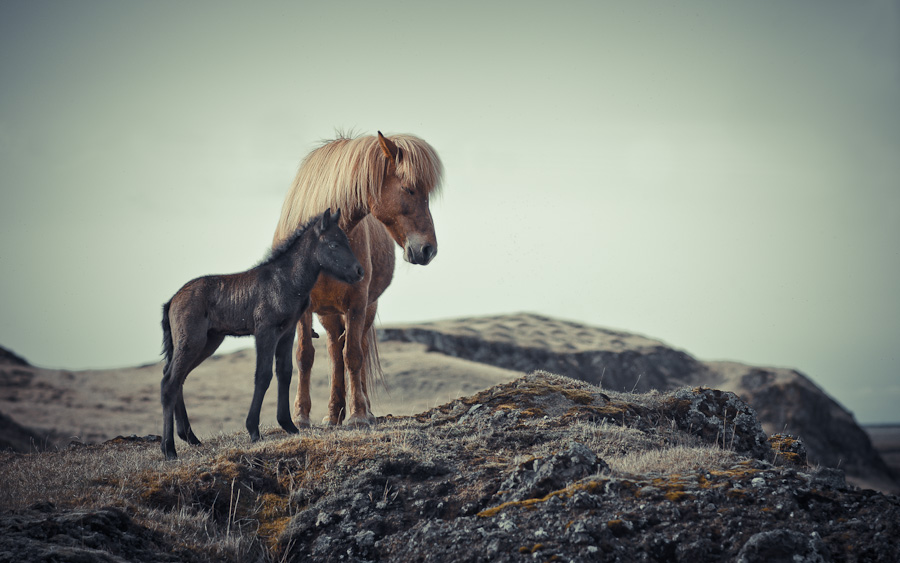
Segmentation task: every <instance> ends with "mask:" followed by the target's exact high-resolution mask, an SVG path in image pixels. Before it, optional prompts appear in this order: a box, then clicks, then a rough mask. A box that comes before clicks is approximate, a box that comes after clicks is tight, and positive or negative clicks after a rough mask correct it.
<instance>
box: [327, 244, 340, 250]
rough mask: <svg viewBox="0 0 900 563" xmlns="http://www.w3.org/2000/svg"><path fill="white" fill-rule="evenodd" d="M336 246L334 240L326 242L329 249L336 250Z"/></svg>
mask: <svg viewBox="0 0 900 563" xmlns="http://www.w3.org/2000/svg"><path fill="white" fill-rule="evenodd" d="M337 247H338V243H336V242H329V243H328V248H330V249H331V250H337Z"/></svg>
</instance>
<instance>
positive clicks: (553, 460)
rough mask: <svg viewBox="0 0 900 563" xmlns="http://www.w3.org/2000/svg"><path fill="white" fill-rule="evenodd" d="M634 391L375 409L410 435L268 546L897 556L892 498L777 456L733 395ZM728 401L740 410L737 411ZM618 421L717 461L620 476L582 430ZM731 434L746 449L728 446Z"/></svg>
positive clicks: (400, 557) (651, 440)
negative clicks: (707, 451) (690, 444)
mask: <svg viewBox="0 0 900 563" xmlns="http://www.w3.org/2000/svg"><path fill="white" fill-rule="evenodd" d="M632 398H633V399H634V401H633V402H627V401H626V400H625V397H623V396H621V395H614V394H612V393H610V394H607V393H604V392H602V391H600V390H599V389H596V388H591V387H589V386H586V385H585V384H583V383H579V382H576V381H573V380H567V379H566V378H561V377H558V376H552V375H549V374H546V373H537V374H534V375H531V376H527V377H525V378H522V379H520V380H516V381H514V382H512V383H510V384H506V385H500V386H498V387H495V388H493V389H489V390H487V391H485V392H482V393H479V394H478V395H475V396H473V397H469V398H466V399H462V400H459V401H454V402H452V403H449V404H447V405H444V406H442V407H439V408H437V409H434V410H432V411H429V412H426V413H423V414H421V415H419V416H417V417H415V422H414V423H413V422H411V421H401V420H396V421H395V420H390V419H389V420H384V421H382V422H381V424H380V426H381V428H382V429H383V430H384V429H389V428H391V427H392V425H394V424H403V425H404V426H405V427H406V428H407V429H408V431H409V432H410V434H411V435H412V436H414V438H410V437H407V439H408V440H411V441H414V444H412V445H413V446H417V447H410V448H409V449H408V450H406V451H404V453H402V454H401V455H399V456H396V455H394V456H392V455H391V454H386V455H379V456H378V458H377V459H373V460H372V461H371V462H364V463H363V464H362V467H361V468H360V470H359V471H357V472H356V477H353V476H348V478H343V479H341V480H340V481H339V482H335V483H333V484H332V486H331V487H330V488H328V489H327V490H320V491H318V493H316V494H304V495H303V496H302V498H301V500H300V504H299V505H298V507H297V513H296V515H295V516H294V517H293V518H292V519H291V521H290V523H289V524H288V525H287V526H286V527H285V529H284V531H283V532H282V533H281V534H280V536H279V538H278V542H277V547H276V552H277V554H278V555H279V556H284V557H285V558H287V559H289V560H297V561H300V560H316V561H526V560H534V559H539V560H542V561H547V560H555V561H594V560H596V561H690V562H692V563H701V562H705V561H710V562H712V561H736V560H740V561H748V562H751V561H752V562H762V561H839V560H848V559H849V560H865V561H892V560H893V559H892V558H893V557H894V555H895V553H896V552H895V550H896V549H897V548H898V547H900V520H898V518H900V499H898V498H897V497H890V496H884V495H881V494H879V493H875V492H874V491H860V490H856V489H853V488H851V487H848V485H847V484H846V482H845V481H844V479H843V473H842V472H840V471H836V470H830V469H825V470H821V471H819V472H816V471H810V470H809V469H808V468H807V467H805V466H803V467H801V466H795V465H793V464H789V465H787V466H779V465H775V464H773V463H772V462H771V460H773V459H775V457H774V455H773V452H772V450H771V449H769V447H768V444H767V443H762V444H761V443H760V442H759V440H760V435H761V433H762V432H761V429H760V426H759V423H758V421H757V420H756V419H755V417H754V416H753V411H752V409H750V408H749V407H748V406H747V405H741V401H740V399H738V398H737V397H736V396H735V395H733V394H731V393H722V392H719V391H713V390H709V389H702V388H695V389H681V390H679V391H678V392H674V393H666V394H650V395H645V396H632ZM726 405H728V409H729V411H730V409H731V408H736V411H737V412H738V413H739V414H737V415H736V416H735V419H736V420H735V421H734V422H733V423H732V421H731V419H730V418H727V417H726V415H725V413H726V408H725V406H726ZM664 421H669V422H664ZM723 426H731V427H732V428H733V431H734V435H733V436H728V437H727V439H726V440H724V445H722V444H723V440H722V435H719V436H714V435H711V434H710V433H709V432H707V430H706V429H708V428H713V427H719V428H721V427H723ZM388 431H390V430H388ZM618 431H622V432H629V433H632V434H631V437H632V439H631V440H630V441H629V446H628V447H630V448H633V449H634V450H635V451H637V450H642V449H644V448H646V452H647V453H650V452H653V451H657V450H656V448H659V447H663V446H662V444H663V443H664V442H667V441H668V442H670V443H671V442H677V441H679V440H680V439H683V438H684V437H685V436H690V437H692V438H693V439H696V440H698V442H697V444H701V443H706V444H707V446H711V447H713V448H716V450H715V451H718V452H719V453H718V454H717V455H716V456H715V457H714V458H713V459H716V460H717V461H712V462H710V461H702V460H700V459H699V458H697V459H691V461H688V463H687V464H686V465H685V466H682V467H677V462H676V461H675V459H674V458H669V457H667V460H668V461H669V462H670V463H671V466H670V470H669V471H664V472H659V473H654V472H649V473H645V472H641V473H636V474H633V475H632V474H628V473H627V472H625V471H623V470H622V468H623V467H631V466H630V465H627V464H625V465H623V462H622V459H623V457H627V456H628V455H629V454H627V453H622V452H617V451H615V448H614V447H612V446H611V443H610V442H603V444H605V445H601V444H600V443H598V442H596V441H594V439H593V438H592V436H596V435H595V434H593V432H598V433H600V434H604V435H606V438H605V440H609V439H610V435H612V434H615V432H618ZM679 437H681V438H679ZM614 441H615V440H613V442H614ZM717 444H718V445H717ZM729 444H736V445H737V444H740V445H739V446H737V449H740V450H741V451H743V452H744V453H745V454H747V457H743V456H737V457H732V456H733V455H734V453H732V454H729V453H728V452H734V450H731V449H730V448H729ZM598 450H599V451H601V452H604V453H601V455H598ZM513 453H515V458H514V460H513V462H512V463H509V462H506V461H505V460H508V459H510V456H511V455H512V454H513ZM670 453H671V452H670ZM667 455H669V454H667ZM693 455H698V454H693ZM605 458H606V459H609V463H607V461H606V459H605ZM515 459H518V460H519V461H518V462H516V461H515ZM773 530H774V531H773Z"/></svg>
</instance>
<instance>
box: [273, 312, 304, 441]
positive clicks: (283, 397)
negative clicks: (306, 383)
mask: <svg viewBox="0 0 900 563" xmlns="http://www.w3.org/2000/svg"><path fill="white" fill-rule="evenodd" d="M293 348H294V327H293V326H292V327H290V328H289V329H287V330H286V331H285V333H284V334H283V335H281V338H280V339H279V340H278V345H277V346H276V347H275V376H276V377H277V378H278V411H277V413H276V415H275V418H276V419H277V420H278V424H280V425H281V427H282V428H284V429H285V430H287V432H288V433H290V434H297V433H298V432H300V430H299V429H298V428H297V427H296V426H294V422H293V421H292V420H291V407H290V403H288V396H289V394H290V392H291V376H292V375H293V371H294V364H293V361H292V360H291V352H293Z"/></svg>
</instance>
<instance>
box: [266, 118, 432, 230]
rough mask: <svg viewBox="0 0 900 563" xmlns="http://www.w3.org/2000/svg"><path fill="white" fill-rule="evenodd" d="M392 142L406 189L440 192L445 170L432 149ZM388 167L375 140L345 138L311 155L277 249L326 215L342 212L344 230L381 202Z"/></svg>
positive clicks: (410, 141) (288, 203)
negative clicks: (374, 200) (357, 213)
mask: <svg viewBox="0 0 900 563" xmlns="http://www.w3.org/2000/svg"><path fill="white" fill-rule="evenodd" d="M388 138H389V139H390V140H391V141H392V142H393V143H394V144H395V145H397V147H398V148H399V149H400V151H401V154H402V156H401V158H400V164H399V165H398V166H397V175H398V176H399V177H400V178H401V180H403V182H404V184H406V185H410V186H416V187H417V188H418V189H424V190H426V192H427V193H429V194H431V193H435V192H437V191H438V190H440V186H441V180H442V176H443V165H442V164H441V160H440V158H439V157H438V155H437V153H436V152H435V150H434V149H433V148H432V147H431V145H429V144H428V143H426V142H425V141H423V140H422V139H420V138H418V137H415V136H413V135H392V136H390V137H388ZM386 164H387V160H386V159H385V157H384V153H383V152H382V150H381V147H380V146H379V143H378V138H377V137H375V136H373V135H369V136H365V137H356V138H347V137H343V136H341V137H339V138H337V139H335V140H333V141H326V142H325V143H324V144H323V145H322V146H320V147H319V148H317V149H315V150H314V151H312V152H311V153H309V155H307V157H306V158H305V159H304V160H303V163H302V164H300V168H299V170H297V175H296V176H295V177H294V182H293V184H291V189H290V191H289V192H288V195H287V197H286V198H285V200H284V206H283V207H282V209H281V217H280V218H279V220H278V228H277V229H276V231H275V244H278V243H279V242H281V241H283V240H284V239H285V238H287V237H288V236H290V235H291V234H292V233H293V232H294V231H295V230H296V228H297V225H301V224H304V223H305V222H306V221H308V220H309V219H311V218H312V217H315V216H316V215H318V214H319V213H322V212H323V211H325V210H326V209H331V210H332V211H334V210H337V209H338V208H340V209H341V210H342V214H341V222H342V224H343V223H344V221H345V220H346V219H347V218H349V217H350V216H351V215H353V212H354V211H356V210H358V209H360V208H366V207H368V199H369V194H372V195H373V196H375V197H377V195H378V194H379V193H380V192H381V185H382V182H383V181H384V169H385V165H386Z"/></svg>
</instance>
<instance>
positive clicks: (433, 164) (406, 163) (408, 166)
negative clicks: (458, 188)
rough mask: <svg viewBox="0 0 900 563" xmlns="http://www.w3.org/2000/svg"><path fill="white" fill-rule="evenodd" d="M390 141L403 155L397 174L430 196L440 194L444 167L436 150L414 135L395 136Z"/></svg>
mask: <svg viewBox="0 0 900 563" xmlns="http://www.w3.org/2000/svg"><path fill="white" fill-rule="evenodd" d="M390 139H391V141H392V142H393V143H394V144H395V145H397V148H399V149H400V151H401V153H402V156H401V157H400V164H399V166H397V174H398V175H400V177H401V178H402V179H403V180H404V181H405V182H408V183H409V184H411V185H415V186H417V187H419V188H422V189H424V190H426V191H427V192H428V193H429V194H432V193H438V192H440V189H441V183H442V182H443V176H444V165H443V164H442V163H441V159H440V157H438V155H437V152H435V150H434V148H432V146H431V145H429V144H428V143H426V142H425V141H423V140H422V139H420V138H418V137H415V136H413V135H394V136H392V137H390Z"/></svg>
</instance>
